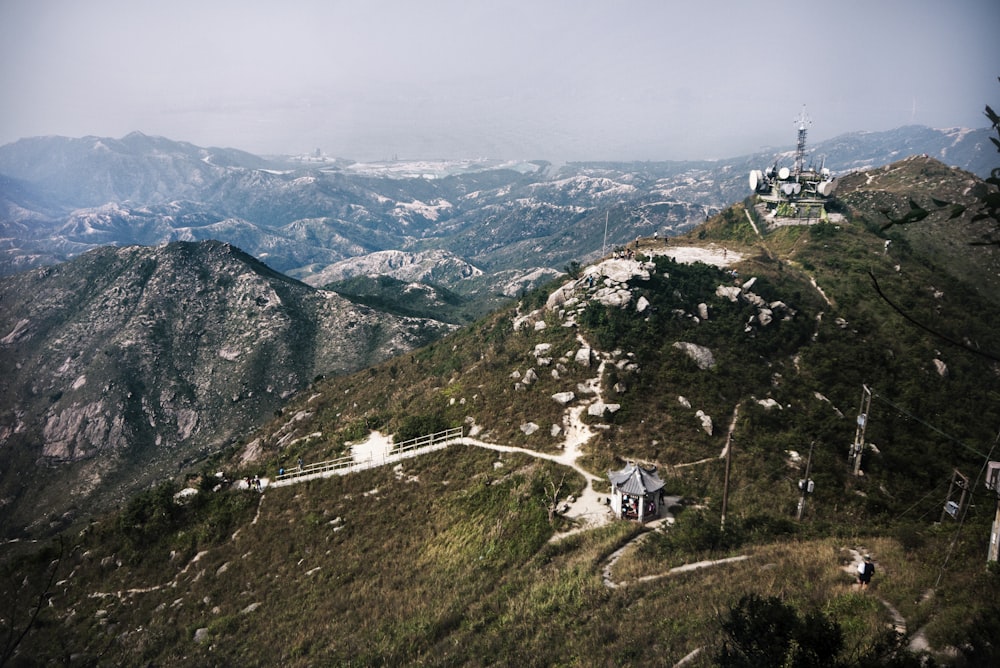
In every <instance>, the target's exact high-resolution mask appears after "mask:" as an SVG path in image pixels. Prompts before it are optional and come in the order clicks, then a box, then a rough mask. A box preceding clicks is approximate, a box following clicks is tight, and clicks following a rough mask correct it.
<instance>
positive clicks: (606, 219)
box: [601, 211, 611, 258]
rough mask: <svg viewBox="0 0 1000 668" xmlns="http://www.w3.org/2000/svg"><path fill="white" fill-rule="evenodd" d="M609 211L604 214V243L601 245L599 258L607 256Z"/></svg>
mask: <svg viewBox="0 0 1000 668" xmlns="http://www.w3.org/2000/svg"><path fill="white" fill-rule="evenodd" d="M610 215H611V211H605V212H604V243H603V244H601V258H603V257H604V256H605V255H607V254H608V217H609V216H610Z"/></svg>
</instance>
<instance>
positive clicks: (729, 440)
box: [721, 431, 733, 531]
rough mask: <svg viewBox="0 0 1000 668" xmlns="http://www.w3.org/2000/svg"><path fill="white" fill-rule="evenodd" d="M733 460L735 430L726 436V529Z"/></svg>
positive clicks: (724, 515) (724, 486) (724, 497)
mask: <svg viewBox="0 0 1000 668" xmlns="http://www.w3.org/2000/svg"><path fill="white" fill-rule="evenodd" d="M732 461H733V432H731V431H730V432H729V435H728V436H726V478H725V481H724V482H723V483H722V524H721V529H722V530H723V531H725V530H726V506H728V505H729V467H730V466H731V465H732Z"/></svg>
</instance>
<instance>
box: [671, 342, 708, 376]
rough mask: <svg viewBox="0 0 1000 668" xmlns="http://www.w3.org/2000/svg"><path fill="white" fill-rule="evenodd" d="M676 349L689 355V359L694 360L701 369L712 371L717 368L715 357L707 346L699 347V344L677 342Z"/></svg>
mask: <svg viewBox="0 0 1000 668" xmlns="http://www.w3.org/2000/svg"><path fill="white" fill-rule="evenodd" d="M674 348H677V349H679V350H683V351H684V352H685V353H687V355H688V357H690V358H691V359H692V360H694V362H695V364H697V365H698V368H699V369H702V370H704V369H711V368H712V367H714V366H715V356H714V355H712V351H711V350H709V349H708V348H706V347H705V346H699V345H698V344H697V343H688V342H686V341H677V342H676V343H674Z"/></svg>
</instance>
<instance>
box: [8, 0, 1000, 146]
mask: <svg viewBox="0 0 1000 668" xmlns="http://www.w3.org/2000/svg"><path fill="white" fill-rule="evenodd" d="M0 63H2V64H0V91H2V94H3V102H2V104H0V144H3V143H7V142H11V141H15V140H17V139H18V138H21V137H27V136H35V135H51V134H55V135H65V136H71V137H79V136H85V135H99V136H110V137H121V136H123V135H125V134H127V133H129V132H131V131H133V130H139V131H142V132H145V133H146V134H152V135H162V136H165V137H169V138H171V139H178V140H184V141H189V142H192V143H195V144H198V145H201V146H228V147H234V148H241V149H244V150H248V151H251V152H255V153H262V154H267V153H303V152H311V151H313V150H315V149H316V148H321V149H322V150H323V152H324V153H326V154H329V155H334V156H340V157H348V158H354V159H358V160H373V159H381V158H389V157H393V156H398V157H400V158H456V157H464V158H478V157H490V158H502V159H515V158H516V159H532V158H546V159H550V160H580V159H612V160H620V159H642V160H647V159H648V160H661V159H666V160H669V159H695V158H721V157H731V156H736V155H741V154H744V153H749V152H752V151H756V150H758V149H760V148H762V147H765V146H787V145H793V144H794V143H795V129H796V125H795V123H794V119H795V118H796V117H797V116H798V115H799V113H800V111H801V109H802V106H803V105H806V109H807V113H808V115H809V117H810V118H811V119H812V125H811V126H810V140H815V141H819V140H822V139H828V138H830V137H834V136H836V135H839V134H842V133H844V132H851V131H855V130H888V129H892V128H896V127H899V126H902V125H908V124H912V123H917V124H922V125H929V126H932V127H953V126H965V127H985V126H986V125H987V123H986V119H985V117H984V116H983V113H982V112H983V108H984V106H985V105H986V104H990V105H991V106H992V107H994V108H995V109H1000V82H998V80H997V77H998V75H1000V2H998V1H997V0H885V1H880V0H836V1H829V2H820V1H815V0H812V1H808V2H802V1H800V2H786V1H784V0H770V1H768V2H764V1H758V2H754V1H752V0H738V1H729V0H726V1H719V0H716V1H714V2H713V1H711V0H707V1H701V0H683V1H673V0H617V1H614V2H612V1H607V0H605V1H601V2H598V1H596V0H594V1H592V0H560V1H547V0H491V1H476V0H454V1H452V0H343V1H337V0H315V1H312V0H282V1H281V2H278V1H275V0H266V1H262V2H257V1H255V0H232V1H231V0H193V1H192V0H163V1H158V0H157V1H153V0H147V1H144V0H122V1H116V0H86V1H83V0H0Z"/></svg>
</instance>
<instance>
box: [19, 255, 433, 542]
mask: <svg viewBox="0 0 1000 668" xmlns="http://www.w3.org/2000/svg"><path fill="white" fill-rule="evenodd" d="M0 305H2V308H0V332H2V337H0V350H2V354H0V375H2V377H3V382H2V383H0V406H2V407H3V408H2V413H0V443H2V445H0V448H2V449H3V452H4V465H3V468H2V473H0V498H2V500H3V501H2V502H3V505H4V506H5V512H4V514H3V516H4V519H3V530H4V531H5V532H10V531H14V532H16V531H19V530H21V529H19V527H24V526H25V525H32V526H33V527H35V528H44V526H45V525H46V523H47V522H48V521H49V519H50V518H54V519H55V520H57V521H69V520H71V519H72V518H73V517H76V516H77V515H79V514H80V513H89V512H94V511H95V510H97V509H99V508H106V507H108V503H109V502H117V501H118V500H120V499H121V498H124V497H125V496H127V495H128V494H131V493H134V492H135V491H136V490H139V489H142V488H143V487H144V486H146V485H148V484H149V483H150V482H151V481H153V480H158V479H161V478H162V477H163V476H165V475H167V476H169V475H171V474H172V472H174V471H176V470H177V467H178V466H182V465H183V463H184V462H191V461H193V460H196V459H198V458H200V457H203V456H204V455H205V454H206V453H208V452H215V451H217V450H218V449H219V448H221V447H224V446H225V445H226V444H227V443H228V442H229V441H230V440H231V439H232V438H234V437H237V436H238V435H240V434H241V433H243V432H244V431H245V430H247V429H248V428H250V427H252V426H253V425H255V424H258V423H259V422H260V420H261V418H262V416H267V415H270V414H271V413H273V412H274V411H275V410H280V408H281V406H282V405H283V403H284V401H286V400H287V399H288V397H290V396H291V395H292V394H294V393H296V392H298V391H301V390H302V389H303V388H305V387H306V386H307V385H308V384H309V383H310V382H312V381H313V380H314V378H316V377H318V376H322V375H325V374H330V375H337V374H343V373H346V372H350V371H355V370H357V369H358V368H362V367H365V366H368V365H370V364H374V363H376V362H379V361H381V360H384V359H387V358H389V357H392V356H394V355H398V354H400V353H402V352H405V351H408V350H411V349H413V348H415V347H418V346H420V345H422V344H425V343H426V342H428V341H431V340H433V339H436V338H438V337H440V336H441V335H442V334H443V333H445V332H447V331H448V329H449V327H448V326H447V325H444V324H442V323H439V322H437V321H434V320H430V319H426V318H404V317H397V316H390V315H387V314H385V313H382V312H378V311H374V310H372V309H370V308H367V307H363V306H358V305H355V304H352V303H351V302H348V301H347V300H345V299H343V298H342V297H340V296H338V295H336V294H334V293H331V292H324V291H318V290H315V289H313V288H310V287H309V286H306V285H304V284H302V283H299V282H298V281H295V280H292V279H289V278H287V277H285V276H282V275H281V274H278V273H276V272H274V271H272V270H270V269H268V268H267V267H266V266H264V265H263V264H261V263H260V262H259V261H257V260H255V259H253V258H251V257H250V256H248V255H246V254H245V253H243V252H242V251H240V250H238V249H236V248H234V247H232V246H230V245H228V244H224V243H221V242H200V243H184V242H179V243H174V244H169V245H166V246H161V247H156V248H151V247H136V246H131V247H126V248H111V247H105V248H101V249H97V250H93V251H89V252H87V253H85V254H83V255H81V256H79V257H78V258H76V259H74V260H71V261H69V262H66V263H63V264H60V265H56V266H52V267H45V268H41V269H35V270H32V271H29V272H26V273H22V274H18V275H16V276H8V277H5V278H3V279H2V280H0ZM53 489H58V490H60V493H59V494H52V493H51V492H52V490H53Z"/></svg>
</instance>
